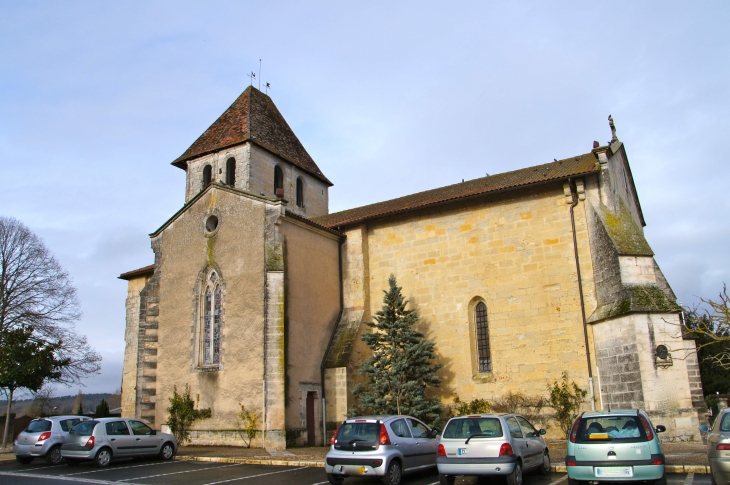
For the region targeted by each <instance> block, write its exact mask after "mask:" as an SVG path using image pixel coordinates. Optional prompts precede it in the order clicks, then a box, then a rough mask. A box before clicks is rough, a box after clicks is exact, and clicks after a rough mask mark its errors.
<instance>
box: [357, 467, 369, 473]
mask: <svg viewBox="0 0 730 485" xmlns="http://www.w3.org/2000/svg"><path fill="white" fill-rule="evenodd" d="M367 472H368V469H367V468H365V467H364V466H361V467H360V468H358V469H357V473H358V475H365V474H366V473H367Z"/></svg>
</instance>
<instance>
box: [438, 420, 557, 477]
mask: <svg viewBox="0 0 730 485" xmlns="http://www.w3.org/2000/svg"><path fill="white" fill-rule="evenodd" d="M544 434H545V430H544V429H540V430H538V429H536V428H535V427H534V426H533V425H532V424H530V422H529V421H527V420H526V419H525V418H524V417H522V416H520V415H517V414H476V415H472V416H460V417H457V418H451V419H450V420H449V421H448V423H446V427H445V428H444V432H443V434H442V436H441V440H440V443H439V446H438V459H437V460H436V465H437V466H438V470H439V481H440V482H441V484H442V485H453V483H454V481H455V479H456V476H457V475H476V476H486V475H501V476H504V477H505V478H506V479H507V483H508V484H509V485H521V484H522V474H523V473H524V472H527V471H531V470H539V471H540V472H541V473H549V472H550V455H549V453H548V447H547V445H545V441H544V440H543V439H542V435H544Z"/></svg>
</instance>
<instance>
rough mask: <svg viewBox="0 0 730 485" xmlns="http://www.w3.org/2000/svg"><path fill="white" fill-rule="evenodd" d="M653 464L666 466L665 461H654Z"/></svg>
mask: <svg viewBox="0 0 730 485" xmlns="http://www.w3.org/2000/svg"><path fill="white" fill-rule="evenodd" d="M651 464H652V465H663V464H664V460H653V461H652V462H651Z"/></svg>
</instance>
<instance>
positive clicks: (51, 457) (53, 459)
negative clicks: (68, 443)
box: [46, 445, 63, 466]
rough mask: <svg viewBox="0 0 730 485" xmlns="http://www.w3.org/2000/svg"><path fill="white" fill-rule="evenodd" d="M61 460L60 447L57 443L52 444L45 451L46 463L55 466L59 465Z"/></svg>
mask: <svg viewBox="0 0 730 485" xmlns="http://www.w3.org/2000/svg"><path fill="white" fill-rule="evenodd" d="M62 461H63V457H62V456H61V447H60V446H59V445H56V446H54V447H53V448H51V449H50V450H48V453H46V463H47V464H49V465H53V466H56V465H60V464H61V462H62Z"/></svg>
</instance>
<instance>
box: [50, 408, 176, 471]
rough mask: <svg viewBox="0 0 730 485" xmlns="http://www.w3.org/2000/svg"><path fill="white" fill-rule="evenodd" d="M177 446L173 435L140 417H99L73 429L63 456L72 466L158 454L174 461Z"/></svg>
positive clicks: (63, 447)
mask: <svg viewBox="0 0 730 485" xmlns="http://www.w3.org/2000/svg"><path fill="white" fill-rule="evenodd" d="M177 448H178V444H177V441H176V440H175V437H174V436H173V435H171V434H167V433H160V432H158V431H156V430H154V429H152V428H150V427H149V426H147V425H146V424H145V423H143V422H142V421H139V420H137V419H128V418H99V419H94V420H91V421H84V422H81V423H79V424H77V425H76V426H74V427H73V428H71V430H70V431H69V433H68V437H67V438H66V441H65V442H64V444H63V446H62V447H61V455H62V456H63V459H64V460H65V461H66V463H68V464H69V465H72V466H73V465H77V464H79V463H80V462H81V461H83V460H93V461H94V464H95V465H96V466H100V467H105V466H107V465H109V463H110V462H111V461H112V459H117V458H132V457H141V456H157V457H159V458H160V459H162V460H171V459H172V457H173V456H175V453H177Z"/></svg>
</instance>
